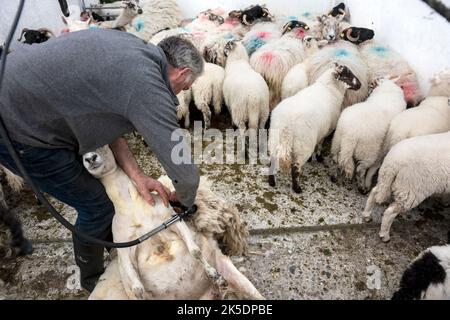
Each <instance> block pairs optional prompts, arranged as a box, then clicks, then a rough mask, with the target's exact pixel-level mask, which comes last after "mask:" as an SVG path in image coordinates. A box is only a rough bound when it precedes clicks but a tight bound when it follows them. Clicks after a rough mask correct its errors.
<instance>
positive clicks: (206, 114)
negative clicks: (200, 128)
mask: <svg viewBox="0 0 450 320" xmlns="http://www.w3.org/2000/svg"><path fill="white" fill-rule="evenodd" d="M197 108H198V109H199V110H200V111H201V112H202V113H203V120H204V121H205V129H208V128H209V127H210V126H211V110H210V109H209V105H208V104H207V103H203V102H202V103H199V104H198V105H197Z"/></svg>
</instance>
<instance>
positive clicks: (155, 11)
mask: <svg viewBox="0 0 450 320" xmlns="http://www.w3.org/2000/svg"><path fill="white" fill-rule="evenodd" d="M141 7H142V11H143V13H142V14H141V15H140V20H141V26H142V28H140V30H139V31H137V30H136V28H135V27H134V26H130V27H128V29H127V31H128V32H130V33H132V34H134V35H135V36H137V37H139V38H141V39H142V40H144V41H147V42H148V41H150V39H151V38H152V37H153V36H154V35H155V34H156V33H158V32H160V31H162V30H164V29H168V28H169V29H172V28H177V27H178V26H179V25H180V24H181V21H183V14H182V12H181V9H180V7H179V5H178V3H177V1H175V0H144V1H143V2H142V5H141Z"/></svg>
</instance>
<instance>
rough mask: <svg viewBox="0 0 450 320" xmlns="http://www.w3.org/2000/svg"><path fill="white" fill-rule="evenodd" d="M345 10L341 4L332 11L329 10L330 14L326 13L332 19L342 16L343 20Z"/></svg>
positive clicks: (343, 4)
mask: <svg viewBox="0 0 450 320" xmlns="http://www.w3.org/2000/svg"><path fill="white" fill-rule="evenodd" d="M346 9H347V8H346V7H345V3H343V2H341V3H339V4H338V5H337V6H335V7H334V8H333V9H331V10H330V12H328V15H329V16H332V17H338V16H343V17H342V18H344V17H345V15H346Z"/></svg>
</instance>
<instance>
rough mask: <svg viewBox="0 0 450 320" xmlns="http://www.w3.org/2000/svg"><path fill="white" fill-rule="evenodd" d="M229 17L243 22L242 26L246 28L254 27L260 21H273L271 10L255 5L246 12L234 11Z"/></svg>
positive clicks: (245, 10)
mask: <svg viewBox="0 0 450 320" xmlns="http://www.w3.org/2000/svg"><path fill="white" fill-rule="evenodd" d="M228 16H229V17H230V18H234V19H239V20H241V22H242V24H244V25H246V26H252V25H254V24H255V23H256V21H257V20H260V21H272V19H273V16H272V15H271V14H270V11H269V9H267V8H266V6H265V5H263V6H260V5H253V6H250V7H248V8H246V9H244V10H233V11H231V12H230V13H229V14H228Z"/></svg>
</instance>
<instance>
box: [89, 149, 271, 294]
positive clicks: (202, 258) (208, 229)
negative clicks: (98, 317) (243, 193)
mask: <svg viewBox="0 0 450 320" xmlns="http://www.w3.org/2000/svg"><path fill="white" fill-rule="evenodd" d="M83 163H84V165H85V167H86V168H87V169H88V171H89V172H90V173H91V174H92V175H94V176H95V177H97V178H99V179H100V180H101V182H102V184H103V185H104V186H105V189H106V192H107V194H108V196H109V197H110V199H111V201H112V202H113V204H114V208H115V215H114V219H113V226H112V228H113V236H114V241H115V242H125V241H130V240H132V239H135V238H137V237H140V236H142V235H143V234H145V233H146V232H149V231H150V230H152V229H154V228H155V227H157V226H159V225H161V224H162V223H163V222H164V221H166V220H168V219H169V218H171V217H172V216H173V214H174V211H173V209H172V208H171V207H169V208H166V207H165V206H164V205H163V203H162V201H161V199H160V198H159V197H157V196H155V200H156V204H155V206H150V205H149V204H148V203H147V202H146V201H145V199H144V198H142V197H141V196H140V194H139V193H138V191H137V189H136V187H135V186H134V184H133V182H132V181H131V180H130V178H128V176H127V175H126V174H125V173H124V172H123V171H122V169H121V168H119V167H117V164H116V162H115V159H114V155H113V153H112V151H111V149H110V148H109V146H104V147H102V148H99V149H98V150H97V151H96V152H91V153H87V154H85V155H84V156H83ZM160 181H161V182H162V183H163V184H165V185H166V186H167V187H170V188H171V189H172V190H173V186H172V185H171V182H170V181H169V179H168V178H167V177H166V178H161V179H160ZM196 205H197V206H198V212H197V213H196V214H195V215H194V216H193V217H191V218H190V219H189V221H181V222H176V223H175V224H173V225H172V226H171V227H169V228H168V229H166V230H165V231H163V232H160V233H158V234H157V235H155V236H154V237H152V238H150V239H149V240H147V241H145V242H143V243H141V244H139V245H138V246H134V247H131V248H123V249H118V252H117V253H118V271H119V275H120V280H121V282H122V286H123V287H122V288H121V289H123V290H124V292H125V295H124V293H123V292H120V293H117V291H116V289H117V277H118V275H117V273H116V274H115V276H114V275H113V276H112V277H111V279H108V278H105V277H102V281H101V282H100V283H98V285H97V288H96V289H95V290H94V291H93V292H92V294H91V296H90V298H91V299H111V298H114V297H118V296H119V297H128V298H129V299H143V298H148V299H200V298H223V297H224V296H225V295H227V293H229V294H234V295H236V296H237V297H239V298H250V299H263V297H262V296H261V295H260V294H259V292H258V291H257V290H256V288H255V287H254V286H253V285H252V284H251V283H250V281H249V280H248V279H247V278H246V277H245V276H244V275H242V274H241V273H240V272H239V271H238V270H237V269H236V267H234V265H233V263H232V262H231V260H230V259H229V258H228V257H227V256H225V255H224V254H223V253H222V251H221V250H220V249H219V246H223V247H224V251H225V252H227V253H228V254H242V253H243V252H244V250H245V247H246V237H247V235H248V233H247V231H246V228H245V227H244V226H243V225H242V224H241V222H240V219H239V215H238V212H237V210H236V209H235V208H234V207H233V206H232V205H231V204H229V203H227V202H226V201H224V200H222V199H220V198H218V197H217V196H216V195H215V194H214V193H212V191H211V189H210V186H209V184H208V182H207V181H205V180H204V179H202V180H201V182H200V186H199V190H198V193H197V198H196ZM112 266H114V264H113V265H112ZM111 273H113V271H111V270H107V271H106V273H105V275H108V274H111ZM110 281H111V282H110Z"/></svg>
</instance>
